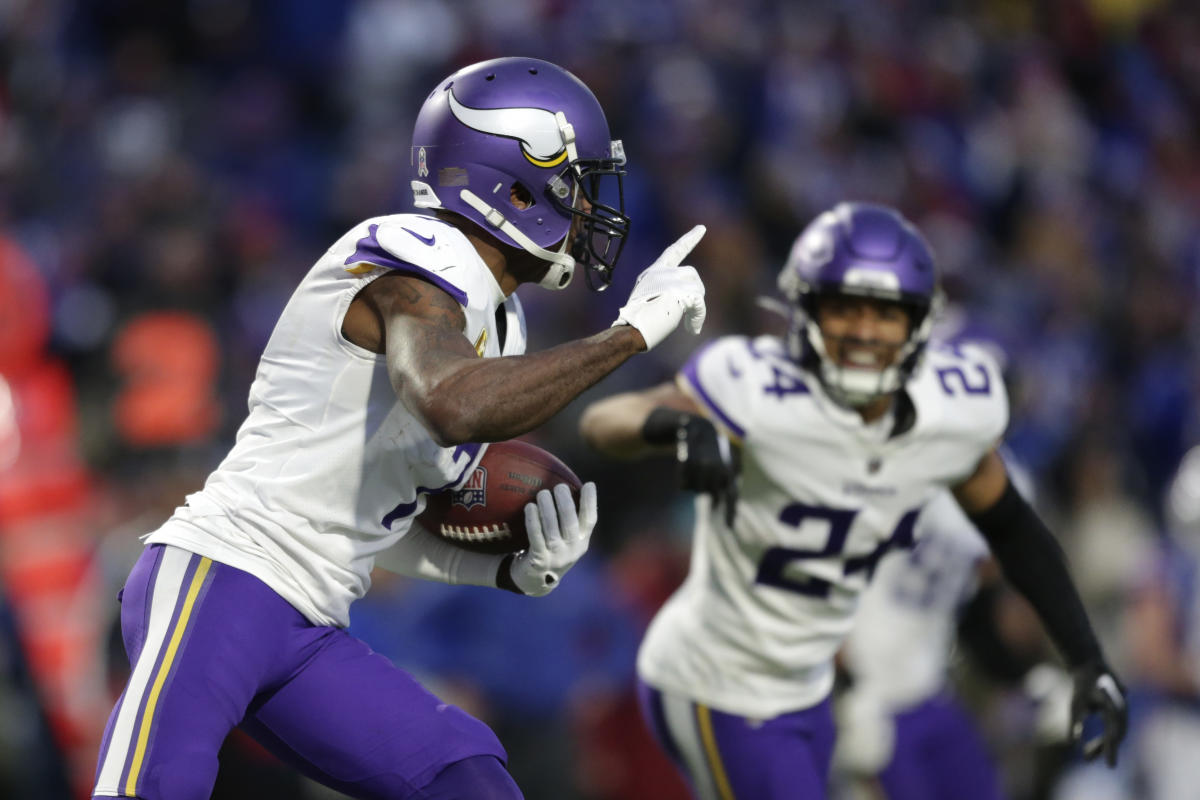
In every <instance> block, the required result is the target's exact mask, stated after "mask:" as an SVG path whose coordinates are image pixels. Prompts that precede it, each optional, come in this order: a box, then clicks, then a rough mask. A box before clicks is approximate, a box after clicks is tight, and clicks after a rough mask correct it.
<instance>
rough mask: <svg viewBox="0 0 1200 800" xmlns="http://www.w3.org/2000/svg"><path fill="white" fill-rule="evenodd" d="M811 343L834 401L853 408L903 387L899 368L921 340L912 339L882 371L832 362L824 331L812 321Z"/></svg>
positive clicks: (809, 326) (807, 324)
mask: <svg viewBox="0 0 1200 800" xmlns="http://www.w3.org/2000/svg"><path fill="white" fill-rule="evenodd" d="M804 327H805V328H806V333H807V335H808V340H809V342H810V343H811V344H812V346H813V349H815V350H816V351H817V355H818V356H819V363H820V370H821V375H820V377H821V380H822V382H824V384H825V387H826V389H827V390H828V391H829V394H830V396H832V397H833V399H834V400H836V401H838V402H839V403H841V404H843V405H847V406H850V407H851V408H859V407H861V406H865V405H867V404H868V403H870V402H872V401H873V400H875V399H876V398H878V397H882V396H883V395H885V394H891V393H892V392H894V391H896V390H897V389H899V388H900V386H901V383H902V380H901V376H900V366H899V365H901V364H903V363H904V362H905V360H906V359H907V358H908V357H909V356H910V355H912V353H913V351H914V350H915V349H916V348H917V346H918V344H919V340H918V339H916V338H915V337H913V338H909V340H908V341H907V342H905V343H904V346H903V347H902V348H900V352H899V353H897V355H896V357H895V359H894V360H893V362H892V363H891V364H889V365H888V366H886V367H884V368H883V369H881V370H850V369H847V368H845V367H843V366H840V365H837V364H834V363H832V362H831V361H830V360H829V351H828V350H827V349H826V347H825V337H824V335H822V333H821V328H820V327H819V326H818V325H817V324H816V323H815V322H813V321H812V320H811V319H808V320H805V322H804Z"/></svg>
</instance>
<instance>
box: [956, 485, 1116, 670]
mask: <svg viewBox="0 0 1200 800" xmlns="http://www.w3.org/2000/svg"><path fill="white" fill-rule="evenodd" d="M970 516H971V522H973V523H975V527H977V528H978V529H979V532H980V533H982V534H983V536H984V538H985V539H987V541H988V545H989V547H991V550H992V554H993V555H994V556H995V557H996V560H997V561H999V562H1000V567H1001V568H1002V569H1003V570H1004V575H1005V577H1006V578H1007V579H1008V581H1009V583H1011V584H1012V585H1013V587H1015V588H1016V589H1017V591H1019V592H1020V593H1021V594H1023V595H1024V596H1025V599H1027V600H1028V601H1029V602H1030V604H1031V605H1032V606H1033V608H1034V610H1035V611H1037V613H1038V616H1039V617H1040V618H1041V620H1042V625H1043V626H1045V628H1046V632H1047V633H1048V634H1050V638H1051V639H1052V640H1053V641H1054V644H1055V645H1056V646H1057V647H1058V649H1059V651H1060V652H1061V653H1062V656H1063V659H1064V660H1065V661H1066V662H1067V664H1068V666H1071V667H1078V666H1080V665H1083V664H1087V663H1096V662H1103V660H1104V656H1103V654H1102V653H1101V650H1100V643H1099V642H1098V641H1097V640H1096V634H1095V633H1094V632H1093V631H1092V625H1091V623H1090V622H1089V621H1088V616H1087V612H1086V611H1085V610H1084V608H1083V601H1082V600H1080V598H1079V592H1078V591H1076V589H1075V584H1074V583H1073V582H1072V580H1071V574H1070V572H1069V571H1068V570H1067V559H1066V556H1065V555H1064V554H1063V551H1062V548H1061V547H1059V544H1058V541H1057V540H1056V539H1055V538H1054V534H1052V533H1051V532H1050V530H1049V529H1048V528H1047V527H1046V525H1045V524H1044V523H1043V522H1042V520H1041V519H1040V518H1039V517H1038V515H1037V513H1036V512H1035V511H1034V510H1033V509H1032V508H1031V507H1030V506H1029V504H1028V503H1027V502H1025V498H1023V497H1021V495H1020V494H1019V493H1018V492H1017V490H1016V489H1015V488H1013V485H1012V481H1009V483H1008V486H1006V487H1005V489H1004V494H1003V495H1001V496H1000V499H999V500H997V501H996V502H995V504H993V505H992V507H991V508H989V509H987V510H986V511H983V512H981V513H979V514H972V515H970Z"/></svg>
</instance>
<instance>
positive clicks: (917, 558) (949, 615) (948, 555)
mask: <svg viewBox="0 0 1200 800" xmlns="http://www.w3.org/2000/svg"><path fill="white" fill-rule="evenodd" d="M916 533H917V537H916V538H917V545H916V547H915V549H913V550H910V551H906V552H898V553H893V554H891V555H889V556H888V557H887V558H885V559H883V561H882V562H880V564H879V569H878V570H877V571H876V573H875V578H874V579H873V580H872V581H871V586H870V588H868V589H867V591H866V593H865V594H864V595H863V597H862V601H861V603H860V604H859V610H858V617H857V619H855V621H854V630H853V631H851V633H850V636H849V638H848V639H847V640H846V645H845V648H844V649H843V651H842V652H843V655H844V657H845V659H846V662H847V666H848V667H849V668H850V671H851V672H852V673H853V674H854V676H855V687H856V689H861V690H863V691H867V692H869V693H870V694H871V695H872V696H874V697H875V698H877V700H878V701H879V702H880V703H882V704H883V705H884V706H885V707H887V708H888V709H890V710H892V711H902V710H904V709H908V708H911V707H913V706H915V705H917V704H918V703H921V702H923V701H925V700H927V699H929V698H930V697H932V696H934V695H935V694H937V693H938V692H939V691H941V690H942V688H943V687H944V686H945V684H946V678H947V674H948V670H949V665H950V654H951V652H952V648H953V645H954V641H955V639H956V637H957V632H958V612H959V608H960V607H961V606H962V604H963V602H964V601H965V600H966V599H967V598H968V597H969V596H970V595H971V594H972V593H973V592H974V590H975V586H976V570H977V568H978V565H979V562H980V561H982V560H983V559H985V558H987V556H988V548H987V543H986V542H985V541H984V540H983V537H982V536H981V535H980V533H979V531H977V530H976V529H975V526H974V525H972V524H971V521H970V520H969V519H967V515H966V514H965V513H963V510H962V508H960V507H959V505H958V503H957V502H956V501H955V500H954V496H953V495H952V494H951V493H950V492H948V491H947V492H942V493H940V494H938V495H937V496H936V497H934V498H933V500H931V501H929V504H928V505H926V506H925V508H924V510H922V511H921V515H920V517H918V519H917V529H916Z"/></svg>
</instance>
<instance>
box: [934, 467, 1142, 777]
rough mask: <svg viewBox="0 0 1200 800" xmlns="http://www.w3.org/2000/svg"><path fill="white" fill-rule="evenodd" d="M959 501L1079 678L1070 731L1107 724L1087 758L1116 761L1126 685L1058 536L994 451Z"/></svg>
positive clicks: (1078, 734)
mask: <svg viewBox="0 0 1200 800" xmlns="http://www.w3.org/2000/svg"><path fill="white" fill-rule="evenodd" d="M954 495H955V497H956V499H957V500H958V503H959V505H961V506H962V508H963V510H964V511H965V512H966V513H967V515H968V516H969V517H970V518H971V521H972V522H973V523H975V526H976V527H977V528H978V529H979V531H980V533H982V534H983V535H984V537H985V538H986V539H987V541H988V545H989V547H990V548H991V550H992V554H993V555H994V556H995V557H996V560H997V561H998V562H999V563H1000V566H1001V568H1002V569H1003V571H1004V575H1005V577H1006V578H1007V579H1008V581H1009V582H1010V583H1011V584H1012V585H1013V586H1014V587H1016V589H1017V590H1018V591H1020V592H1021V594H1023V595H1025V597H1026V599H1028V600H1029V602H1030V604H1031V605H1032V606H1033V608H1034V610H1035V611H1037V613H1038V616H1039V617H1040V618H1041V620H1042V624H1043V625H1044V626H1045V628H1046V632H1047V633H1049V634H1050V638H1051V639H1052V640H1053V641H1054V644H1055V645H1056V646H1057V647H1058V649H1059V651H1060V652H1061V653H1062V656H1063V658H1064V660H1065V661H1066V662H1067V665H1068V666H1069V667H1070V668H1071V672H1072V676H1073V678H1074V683H1075V689H1074V697H1073V699H1072V701H1071V731H1070V734H1071V737H1072V739H1073V740H1075V741H1079V740H1080V739H1081V738H1082V737H1083V735H1084V733H1085V731H1084V721H1085V719H1086V718H1088V717H1090V716H1093V715H1095V716H1096V717H1098V718H1099V720H1100V723H1101V730H1100V733H1099V734H1098V735H1095V736H1092V737H1091V738H1089V739H1088V740H1087V741H1085V742H1084V743H1083V752H1084V756H1085V757H1086V758H1088V759H1093V758H1096V757H1097V756H1100V755H1103V756H1104V758H1105V760H1106V761H1107V762H1108V764H1109V766H1114V765H1115V764H1116V763H1117V748H1118V746H1119V745H1120V743H1121V739H1122V738H1124V736H1125V729H1126V726H1127V724H1128V709H1127V706H1126V702H1125V690H1124V687H1123V686H1122V685H1121V682H1120V681H1119V680H1118V679H1117V677H1116V675H1115V673H1113V671H1112V669H1111V668H1110V667H1109V666H1108V663H1107V662H1106V661H1105V659H1104V653H1103V651H1102V650H1101V648H1100V643H1099V641H1097V639H1096V635H1095V633H1094V632H1093V631H1092V626H1091V623H1090V622H1089V621H1088V616H1087V612H1086V611H1085V610H1084V607H1083V601H1082V600H1081V599H1080V597H1079V593H1078V591H1076V589H1075V584H1074V583H1073V582H1072V580H1071V575H1070V572H1069V571H1068V570H1067V562H1066V557H1065V556H1064V554H1063V552H1062V548H1061V547H1059V545H1058V541H1057V540H1056V539H1055V538H1054V535H1053V534H1052V533H1050V531H1049V529H1048V528H1046V526H1045V524H1044V523H1043V522H1042V521H1041V519H1040V518H1039V517H1038V515H1037V513H1036V512H1035V511H1034V510H1033V509H1032V508H1031V507H1030V506H1029V504H1028V503H1027V502H1025V500H1024V498H1022V497H1021V495H1020V493H1019V492H1017V490H1016V489H1015V488H1014V487H1013V485H1012V482H1011V481H1010V480H1009V478H1008V473H1007V471H1006V470H1005V468H1004V462H1003V461H1002V460H1001V459H1000V456H999V455H998V454H997V453H996V451H995V450H992V451H990V452H989V453H988V454H987V455H986V456H984V458H983V459H982V460H981V461H980V463H979V466H978V468H977V469H976V470H975V473H974V474H973V475H971V477H969V478H968V479H967V480H966V481H964V482H963V483H961V484H960V485H959V486H957V487H955V490H954Z"/></svg>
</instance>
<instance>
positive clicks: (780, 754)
mask: <svg viewBox="0 0 1200 800" xmlns="http://www.w3.org/2000/svg"><path fill="white" fill-rule="evenodd" d="M638 701H639V703H640V705H641V709H642V717H643V719H645V720H646V724H647V725H648V726H649V727H650V731H651V733H653V734H654V738H655V739H657V740H658V743H659V745H660V746H661V747H662V748H663V750H665V751H666V753H667V755H668V756H670V758H671V760H672V761H674V762H675V765H676V766H677V767H679V769H680V771H681V772H682V773H683V776H684V778H686V779H687V782H688V784H689V785H690V786H691V789H692V794H693V795H694V796H695V797H696V798H697V800H735V799H736V800H824V798H825V796H826V792H827V784H828V780H829V760H830V758H831V757H832V755H833V741H834V729H833V715H832V712H831V711H830V706H829V700H828V699H826V700H824V701H822V702H821V703H819V704H817V705H815V706H813V707H812V708H806V709H804V710H802V711H795V712H792V713H790V714H782V715H780V716H778V717H775V718H774V719H769V720H756V719H749V718H747V717H741V716H737V715H736V714H726V713H724V712H721V711H717V710H715V709H711V708H709V707H707V706H704V705H701V704H699V703H695V702H692V701H691V700H690V699H689V698H686V697H682V696H679V695H673V694H669V693H666V692H661V691H659V690H658V689H655V688H654V687H653V686H650V685H649V684H647V683H645V682H644V681H640V680H639V681H638Z"/></svg>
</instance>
